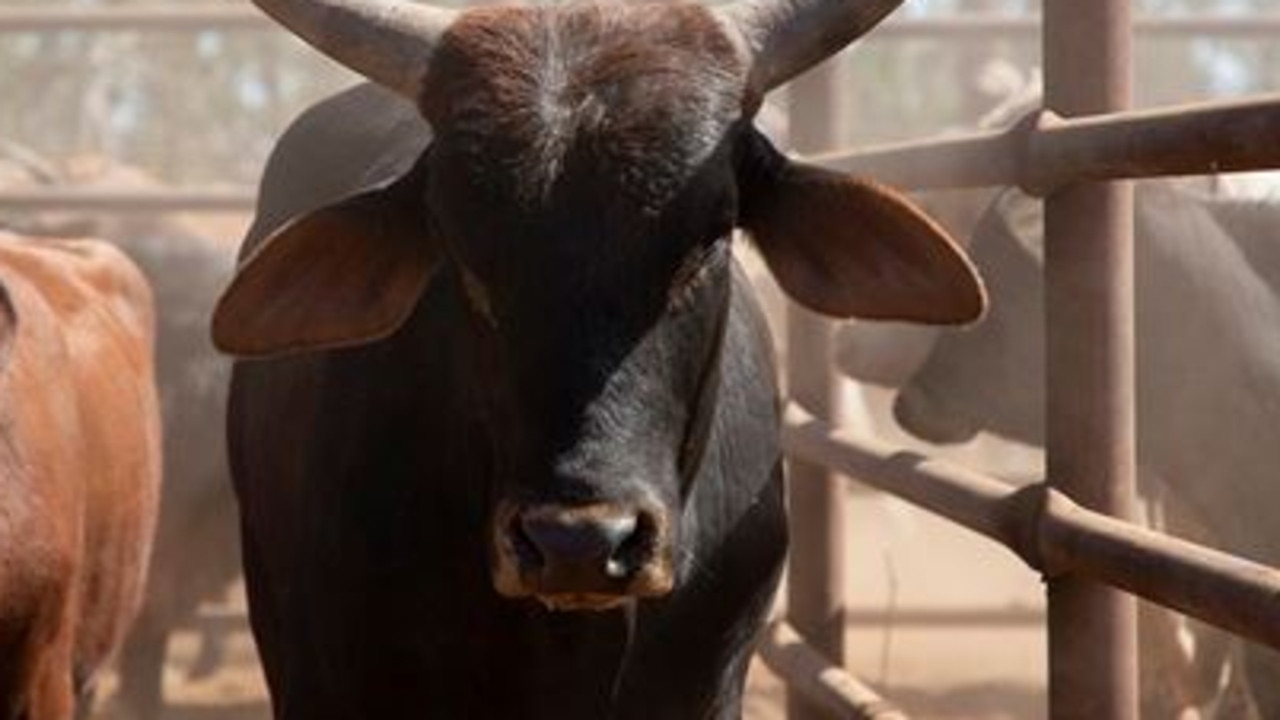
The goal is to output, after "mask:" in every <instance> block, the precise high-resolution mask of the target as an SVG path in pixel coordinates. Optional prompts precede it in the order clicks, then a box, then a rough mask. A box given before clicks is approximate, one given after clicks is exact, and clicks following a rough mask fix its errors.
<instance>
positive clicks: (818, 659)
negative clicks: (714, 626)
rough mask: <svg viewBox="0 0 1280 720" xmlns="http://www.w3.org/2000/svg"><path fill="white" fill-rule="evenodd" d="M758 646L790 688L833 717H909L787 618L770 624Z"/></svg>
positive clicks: (853, 719)
mask: <svg viewBox="0 0 1280 720" xmlns="http://www.w3.org/2000/svg"><path fill="white" fill-rule="evenodd" d="M758 650H759V653H760V658H761V659H762V660H764V663H765V665H767V666H769V669H770V670H773V671H774V672H775V673H777V675H778V676H779V677H781V678H782V679H783V680H785V681H786V683H787V686H788V688H790V689H792V690H795V691H796V692H798V693H800V694H801V695H803V696H804V697H805V699H807V700H808V701H809V702H811V703H813V704H814V705H815V706H817V707H818V708H821V709H822V710H824V711H826V712H828V713H830V714H831V716H832V717H838V718H845V719H847V720H907V716H906V715H904V714H903V713H902V711H901V710H899V709H898V708H897V707H895V706H894V705H892V704H891V703H889V701H887V700H885V699H884V698H882V697H880V696H879V695H878V694H876V692H875V691H874V690H872V689H871V688H869V687H867V686H866V685H865V684H863V683H862V682H861V681H859V680H858V679H857V678H855V677H853V676H852V675H850V674H849V673H848V672H847V671H846V670H845V669H844V668H842V667H840V666H839V665H836V664H835V663H833V662H831V661H830V660H829V659H827V657H826V656H824V655H823V654H822V653H820V652H818V651H816V650H814V649H813V648H812V647H810V646H809V644H808V643H806V642H805V641H804V638H802V637H801V636H800V633H798V632H796V629H795V628H794V627H792V626H791V625H789V624H787V623H786V622H785V621H782V620H779V621H776V622H774V623H773V625H771V626H770V627H769V629H768V630H767V631H766V632H765V636H764V638H763V640H762V641H761V643H760V647H759V648H758Z"/></svg>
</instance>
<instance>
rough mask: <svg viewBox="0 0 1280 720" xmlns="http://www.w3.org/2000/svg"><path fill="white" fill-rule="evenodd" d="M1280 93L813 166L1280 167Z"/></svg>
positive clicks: (946, 177) (1058, 182)
mask: <svg viewBox="0 0 1280 720" xmlns="http://www.w3.org/2000/svg"><path fill="white" fill-rule="evenodd" d="M1277 138H1280V95H1262V96H1257V97H1253V98H1248V99H1245V100H1233V101H1227V102H1208V103H1196V104H1192V105H1179V106H1174V107H1166V108H1158V109H1153V110H1139V111H1131V112H1118V113H1110V114H1106V115H1091V116H1088V117H1083V118H1075V119H1063V118H1059V117H1057V116H1056V115H1054V114H1053V113H1050V112H1036V113H1033V114H1032V115H1031V116H1029V117H1027V118H1025V119H1024V120H1023V121H1022V122H1020V123H1018V124H1016V125H1014V126H1013V127H1011V128H1009V129H1006V130H998V131H986V132H979V133H973V134H966V135H960V136H956V137H943V138H937V139H933V140H925V141H923V142H911V143H901V144H895V145H886V146H882V147H879V148H868V149H864V150H859V151H853V152H835V153H825V154H822V155H815V156H812V157H810V158H809V160H812V161H813V162H817V163H819V164H822V165H825V166H827V167H831V168H835V169H839V170H844V171H847V172H854V173H859V174H863V175H868V176H872V177H875V178H877V179H879V180H882V181H884V182H887V183H890V184H893V185H896V186H897V187H900V188H902V189H905V190H930V189H943V188H959V187H978V186H986V185H1019V186H1021V187H1023V188H1024V189H1026V190H1028V191H1030V192H1032V193H1033V194H1036V195H1041V196H1043V195H1045V194H1047V193H1048V192H1051V191H1052V190H1054V189H1055V188H1058V187H1060V186H1062V185H1064V184H1066V183H1069V182H1077V181H1082V180H1118V179H1133V178H1146V177H1158V176H1173V175H1203V174H1210V173H1223V172H1240V171H1246V170H1266V169H1271V168H1276V167H1280V142H1278V141H1277Z"/></svg>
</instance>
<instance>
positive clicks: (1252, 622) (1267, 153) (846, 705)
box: [762, 0, 1280, 720]
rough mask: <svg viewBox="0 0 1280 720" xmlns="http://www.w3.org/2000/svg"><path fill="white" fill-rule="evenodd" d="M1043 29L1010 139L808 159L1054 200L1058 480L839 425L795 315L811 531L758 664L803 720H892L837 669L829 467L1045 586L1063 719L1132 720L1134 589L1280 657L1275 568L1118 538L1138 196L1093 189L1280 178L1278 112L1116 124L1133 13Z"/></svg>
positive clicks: (1050, 232) (839, 583)
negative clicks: (955, 460)
mask: <svg viewBox="0 0 1280 720" xmlns="http://www.w3.org/2000/svg"><path fill="white" fill-rule="evenodd" d="M1268 20H1269V19H1268ZM1250 22H1256V21H1255V20H1251V21H1250ZM1175 26H1176V25H1174V24H1169V25H1164V26H1163V27H1165V28H1167V29H1168V28H1173V27H1175ZM971 27H973V28H982V31H983V32H986V31H987V30H989V29H990V30H997V31H1000V32H1004V31H1008V30H1014V29H1017V28H1021V27H1022V23H1021V22H1020V21H1010V22H1008V23H1007V24H1006V25H1000V24H995V27H990V26H987V25H984V24H983V23H980V22H979V23H974V24H973V25H971ZM1043 28H1044V31H1043V52H1044V58H1045V101H1044V104H1045V107H1046V108H1047V109H1046V110H1045V111H1043V112H1040V113H1036V114H1034V115H1033V116H1032V117H1029V118H1027V119H1026V120H1025V121H1024V122H1022V123H1020V124H1019V125H1017V126H1016V127H1014V128H1013V129H1011V130H1009V131H1005V132H998V133H984V134H976V135H973V136H970V137H966V138H960V139H948V140H942V141H929V142H924V143H915V144H908V145H901V146H896V147H891V148H880V149H876V150H872V151H867V152H862V153H834V154H824V155H818V156H816V157H817V159H818V160H819V161H821V162H824V163H826V164H828V165H831V166H834V167H853V166H856V167H857V168H858V170H859V171H860V172H863V173H868V174H872V175H876V176H879V177H881V178H882V179H886V180H888V181H889V182H892V183H894V184H897V185H899V186H903V187H905V188H907V189H920V188H926V187H929V188H932V187H972V186H981V185H993V184H1011V185H1013V184H1016V185H1020V186H1022V187H1023V188H1024V189H1027V190H1029V191H1031V192H1033V193H1034V194H1037V195H1041V196H1043V197H1044V199H1045V206H1046V207H1045V212H1046V216H1045V236H1046V240H1045V242H1046V252H1045V255H1046V262H1045V273H1046V308H1047V309H1046V321H1047V322H1046V324H1047V328H1048V331H1047V332H1048V335H1047V352H1046V357H1047V363H1048V365H1047V367H1046V377H1047V380H1048V385H1049V391H1048V407H1047V414H1048V418H1047V420H1048V435H1047V439H1048V444H1047V452H1048V468H1047V470H1048V480H1047V481H1045V482H1044V483H1040V484H1037V485H1033V486H1030V487H1027V488H1024V489H1021V490H1017V489H1013V488H1011V487H1009V486H1008V485H1007V484H1005V483H1003V482H1000V481H998V480H995V479H993V478H989V477H985V476H983V475H981V474H980V473H975V472H972V471H969V470H965V469H963V468H958V467H955V466H952V465H949V464H946V463H942V462H938V461H934V460H929V459H928V458H925V457H922V456H920V455H916V454H913V453H907V452H902V451H898V450H895V449H893V448H889V447H885V446H883V445H880V444H878V443H875V442H871V441H868V440H865V439H858V438H856V437H854V436H853V435H852V434H850V433H847V432H844V431H841V430H838V429H836V428H833V427H832V426H831V425H830V424H828V422H827V421H829V420H830V419H831V418H833V417H835V413H834V408H833V407H832V404H833V401H832V397H833V393H832V387H833V386H832V384H831V381H830V379H829V378H830V369H829V368H828V367H827V358H828V357H829V355H830V353H829V348H828V345H827V343H828V337H827V335H826V333H825V331H824V329H823V328H822V326H821V325H820V324H816V323H815V322H814V321H813V320H812V319H811V318H809V317H807V316H805V315H803V313H800V312H799V311H797V312H795V313H793V315H792V316H791V322H792V323H793V324H794V325H796V326H797V329H795V330H793V331H792V332H791V334H790V335H789V338H788V341H789V343H790V345H789V350H788V353H787V355H788V357H789V358H791V363H792V364H791V368H790V378H791V382H792V386H791V396H792V398H793V400H794V403H795V404H793V406H792V407H791V408H790V410H789V412H788V414H787V418H786V425H785V429H784V446H785V447H786V448H787V451H788V453H789V455H790V457H791V459H792V461H793V472H792V478H793V480H792V482H793V507H794V508H795V511H796V512H797V515H800V516H802V517H803V522H802V523H799V524H798V525H797V528H796V529H797V533H796V535H795V539H794V541H795V542H794V545H793V552H792V557H793V559H794V560H793V565H792V571H791V589H790V593H791V595H790V611H789V612H790V615H789V617H788V618H787V619H786V620H785V621H783V622H781V623H780V624H778V625H777V626H776V627H775V628H774V630H773V632H772V633H771V634H770V635H769V636H768V638H767V639H766V643H765V647H764V648H763V650H762V655H763V657H764V658H765V660H766V662H767V663H768V664H769V665H770V666H771V667H772V668H773V669H774V670H775V671H777V672H778V673H779V674H780V675H782V676H783V677H784V678H786V679H787V680H788V682H789V687H790V689H791V691H792V694H793V696H792V700H791V703H790V705H789V707H790V717H791V718H793V720H799V719H809V718H819V717H833V716H838V717H852V718H883V719H888V718H898V717H901V715H900V714H899V713H898V711H896V710H894V709H893V707H892V706H891V705H889V704H888V703H886V702H885V701H883V700H882V699H880V698H878V697H876V696H875V695H874V693H870V692H869V691H868V690H867V689H866V688H865V686H862V685H861V684H860V683H858V682H857V681H856V680H855V679H853V678H852V677H849V676H848V675H847V674H846V673H844V672H843V671H842V670H841V669H840V668H839V667H837V666H836V664H835V663H833V662H831V660H830V659H829V658H840V657H841V656H842V648H841V643H842V642H843V632H844V617H845V614H846V610H845V603H844V598H843V597H841V595H840V593H841V588H842V587H843V578H842V573H843V572H844V569H843V568H842V567H841V562H842V561H841V548H840V547H839V546H840V543H841V540H840V534H839V532H838V531H839V529H840V527H841V524H842V523H843V511H842V509H841V502H842V496H841V493H840V489H839V487H838V486H837V485H836V482H837V481H836V480H835V479H833V476H832V475H830V474H829V472H828V471H829V470H836V471H839V472H842V473H844V474H847V475H849V476H851V477H856V478H857V479H859V480H861V481H863V482H866V483H869V484H871V485H874V486H876V487H879V488H881V489H882V490H885V491H887V492H890V493H893V494H895V495H898V496H901V497H903V498H905V499H906V500H908V501H910V502H913V503H915V504H918V505H920V506H922V507H924V508H925V509H927V510H929V511H932V512H935V513H938V514H940V515H942V516H944V517H946V518H948V519H950V520H952V521H955V522H957V523H960V524H961V525H964V526H965V527H968V528H970V529H972V530H975V531H977V532H980V533H982V534H984V535H986V536H988V537H990V538H992V539H994V540H996V541H997V542H999V543H1001V544H1003V545H1005V546H1006V547H1008V548H1009V549H1011V550H1012V551H1014V552H1015V553H1017V554H1018V555H1019V557H1021V558H1022V559H1023V560H1025V561H1026V562H1027V564H1028V565H1030V566H1031V567H1032V568H1033V569H1035V570H1037V571H1039V572H1040V573H1042V574H1043V575H1044V576H1045V577H1046V578H1047V580H1048V626H1049V627H1048V633H1049V647H1050V658H1049V705H1050V708H1049V711H1050V716H1051V717H1052V718H1055V720H1065V719H1067V718H1072V719H1075V718H1117V719H1124V718H1134V717H1136V716H1137V705H1138V703H1137V698H1138V694H1137V687H1136V685H1137V679H1136V639H1135V636H1136V620H1135V617H1136V612H1135V604H1134V601H1133V598H1132V596H1131V595H1129V593H1132V594H1136V595H1139V596H1141V597H1144V598H1147V599H1149V600H1152V601H1154V602H1156V603H1159V604H1161V605H1165V606H1167V607H1170V608H1174V609H1176V610H1179V611H1182V612H1185V613H1187V614H1189V615H1192V616H1195V617H1198V618H1200V619H1202V620H1205V621H1207V622H1210V623H1212V624H1215V625H1217V626H1219V627H1222V628H1224V629H1226V630H1229V631H1231V632H1233V633H1237V634H1240V635H1243V636H1245V637H1247V638H1250V639H1253V640H1255V641H1258V642H1262V643H1265V644H1267V645H1270V646H1271V647H1275V648H1280V572H1277V571H1276V570H1274V569H1272V568H1268V567H1265V566H1262V565H1259V564H1256V563H1252V562H1248V561H1245V560H1242V559H1239V558H1236V557H1233V556H1231V555H1228V554H1225V553H1220V552H1217V551H1213V550H1209V549H1207V548H1204V547H1200V546H1197V545H1194V544H1191V543H1187V542H1184V541H1181V540H1177V539H1174V538H1171V537H1168V536H1165V535H1162V534H1159V533H1156V532H1153V531H1150V530H1146V529H1143V528H1140V527H1137V526H1135V525H1131V524H1129V523H1128V522H1125V521H1126V520H1127V519H1128V518H1129V517H1130V515H1131V510H1132V502H1133V493H1134V490H1133V486H1134V472H1135V456H1134V449H1135V439H1134V433H1135V416H1134V390H1133V387H1134V382H1133V381H1134V315H1133V312H1134V310H1133V237H1132V230H1133V224H1132V218H1133V204H1132V202H1133V201H1132V190H1131V187H1130V186H1129V185H1128V184H1126V183H1106V182H1098V181H1104V180H1112V179H1121V178H1139V177H1152V176H1157V175H1172V174H1194V173H1208V172H1226V171H1236V170H1248V169H1262V168H1275V167H1280V144H1278V143H1276V141H1275V139H1276V138H1277V137H1280V97H1271V98H1268V97H1263V98H1257V99H1252V100H1247V101H1242V102H1235V103H1229V104H1220V103H1219V104H1209V105H1203V106H1195V107H1186V108H1174V109H1169V110H1163V111H1155V112H1142V113H1136V112H1123V109H1124V108H1125V107H1126V106H1127V105H1128V103H1129V96H1130V79H1129V78H1130V73H1131V60H1130V48H1131V43H1130V41H1131V34H1132V31H1133V21H1132V17H1131V15H1130V9H1129V5H1128V2H1127V0H1045V4H1044V18H1043ZM807 82H808V83H810V85H808V86H807V87H806V86H801V87H800V88H798V89H797V90H796V91H795V92H796V95H797V100H798V103H804V104H805V106H806V111H805V114H806V115H813V114H820V113H814V109H813V107H814V105H815V104H820V103H822V102H823V99H824V95H823V90H822V88H821V80H817V81H815V80H809V81H807ZM823 129H824V128H817V129H814V130H802V135H801V137H800V139H799V142H798V145H799V146H800V147H801V149H802V150H803V149H809V150H812V149H813V147H814V146H821V144H822V140H823V137H822V130H823ZM1081 283H1083V284H1084V286H1085V289H1086V290H1087V291H1086V292H1081ZM1071 346H1086V347H1092V348H1096V349H1097V352H1093V353H1089V354H1087V355H1081V354H1078V353H1071V352H1065V351H1064V350H1065V349H1067V348H1069V347H1071ZM1122 591H1124V592H1122Z"/></svg>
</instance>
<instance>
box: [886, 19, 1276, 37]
mask: <svg viewBox="0 0 1280 720" xmlns="http://www.w3.org/2000/svg"><path fill="white" fill-rule="evenodd" d="M1040 27H1041V23H1040V18H1038V17H1016V16H1003V15H981V14H975V15H957V16H955V17H948V18H920V19H913V20H897V21H889V22H886V23H885V24H884V25H882V26H881V27H880V28H878V29H877V30H876V34H874V35H872V36H871V37H870V38H869V39H868V40H869V41H870V42H875V41H876V40H877V39H880V40H883V39H886V38H893V39H899V38H930V39H940V40H956V39H960V38H961V37H962V36H968V37H970V38H973V37H977V38H983V39H989V38H992V37H998V36H1001V35H1004V36H1009V35H1016V36H1018V37H1019V38H1020V39H1026V40H1034V39H1036V34H1037V33H1039V32H1040ZM1134 31H1135V32H1137V33H1138V34H1139V35H1144V36H1147V37H1154V38H1166V37H1175V38H1176V37H1187V36H1190V35H1213V36H1225V37H1232V38H1252V39H1257V40H1270V39H1273V38H1274V37H1275V36H1276V33H1277V32H1278V31H1280V13H1267V14H1263V15H1246V16H1234V17H1233V16H1206V15H1200V16H1196V15H1190V16H1184V17H1147V18H1138V19H1136V20H1135V21H1134Z"/></svg>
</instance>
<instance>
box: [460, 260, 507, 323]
mask: <svg viewBox="0 0 1280 720" xmlns="http://www.w3.org/2000/svg"><path fill="white" fill-rule="evenodd" d="M458 274H459V275H460V276H461V277H462V292H463V293H464V294H465V295H466V296H467V304H468V305H470V306H471V310H472V312H474V313H475V314H477V315H479V316H480V317H481V318H483V319H484V321H485V322H486V323H488V324H489V327H491V328H494V329H495V330H496V329H497V328H498V318H497V316H496V315H494V313H493V300H492V299H491V298H490V296H489V289H488V288H487V287H485V285H484V283H483V282H481V281H480V278H478V277H476V275H475V273H473V272H471V270H470V268H468V267H467V266H465V265H463V264H462V263H458Z"/></svg>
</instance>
